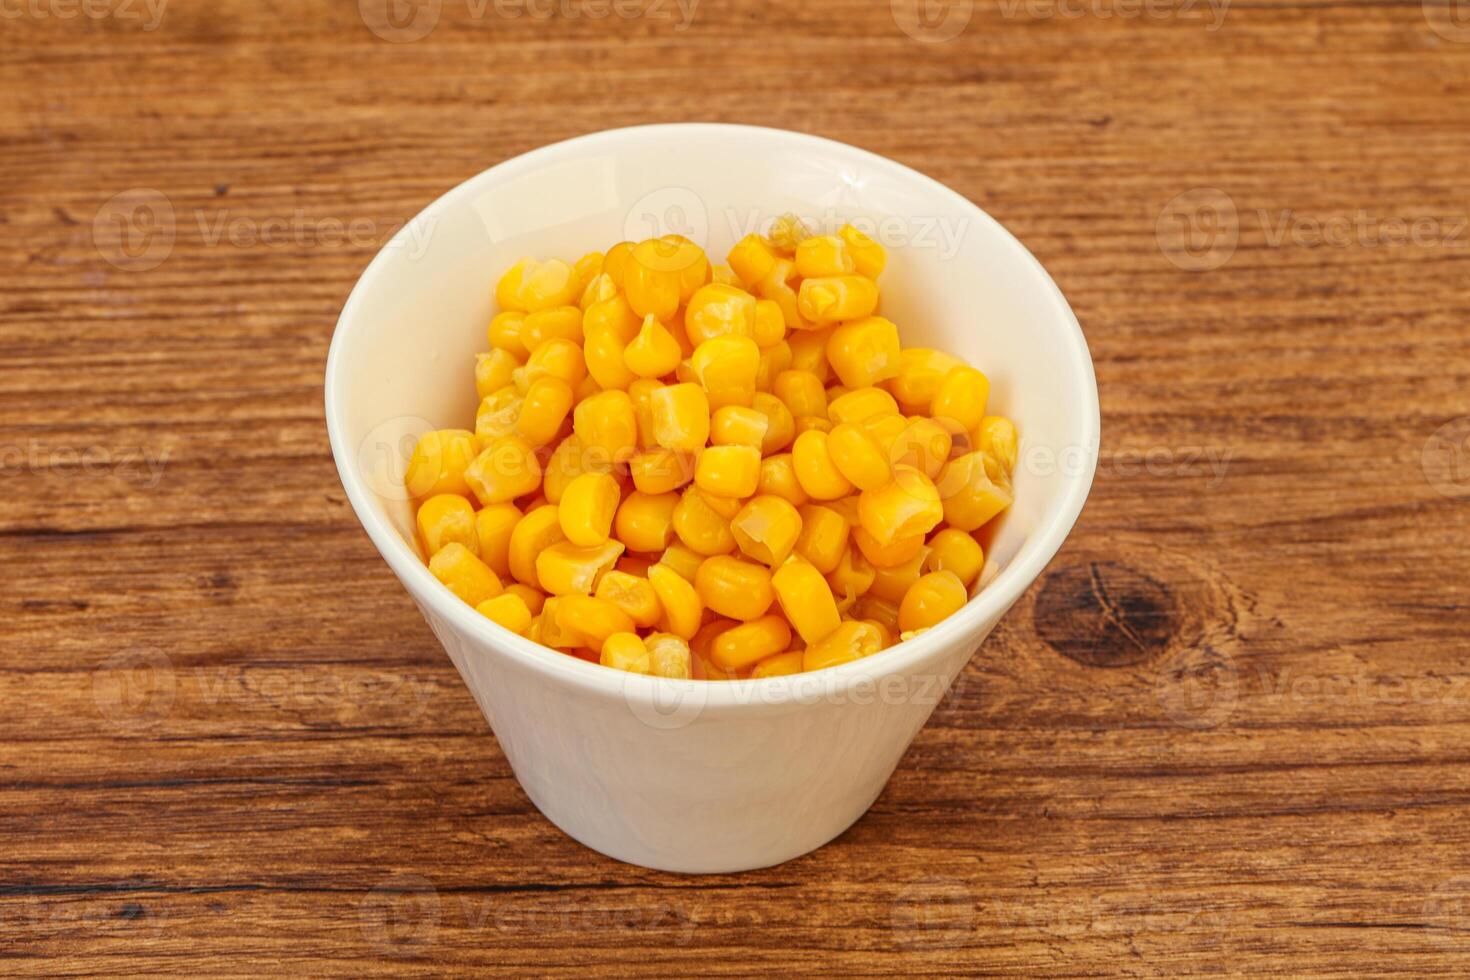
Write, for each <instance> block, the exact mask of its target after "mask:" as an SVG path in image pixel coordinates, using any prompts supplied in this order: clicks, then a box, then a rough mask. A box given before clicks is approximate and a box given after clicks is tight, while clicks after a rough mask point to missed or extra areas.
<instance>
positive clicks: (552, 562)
mask: <svg viewBox="0 0 1470 980" xmlns="http://www.w3.org/2000/svg"><path fill="white" fill-rule="evenodd" d="M622 553H623V544H622V542H621V541H604V542H603V543H602V544H599V545H594V546H593V547H591V548H581V547H578V546H577V545H574V544H572V543H571V542H570V541H561V542H558V543H557V544H554V545H552V546H551V547H549V548H547V549H546V550H545V551H543V552H541V554H539V555H537V556H536V579H537V581H538V582H539V583H540V585H541V588H543V589H545V590H546V591H547V592H549V593H551V594H552V595H555V596H569V595H591V594H592V590H593V588H594V587H595V586H596V584H597V576H599V575H601V574H602V573H603V572H604V571H606V570H607V569H609V568H611V567H612V565H613V562H615V561H617V560H618V556H619V555H621V554H622Z"/></svg>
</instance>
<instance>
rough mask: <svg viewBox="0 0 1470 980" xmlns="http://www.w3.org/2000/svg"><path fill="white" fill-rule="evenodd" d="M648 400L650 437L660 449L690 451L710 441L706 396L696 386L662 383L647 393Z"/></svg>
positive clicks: (708, 409)
mask: <svg viewBox="0 0 1470 980" xmlns="http://www.w3.org/2000/svg"><path fill="white" fill-rule="evenodd" d="M648 403H649V406H650V407H651V408H652V409H653V438H654V440H655V441H656V442H657V443H658V444H659V445H660V446H662V447H663V448H665V449H672V450H676V451H679V452H686V453H692V452H695V451H697V450H700V449H703V448H704V444H705V443H706V442H707V441H709V433H710V403H709V397H708V395H706V393H705V391H704V389H703V388H701V387H699V385H697V384H676V385H665V386H664V387H662V388H660V389H658V390H657V391H654V392H651V393H650V394H649V396H648Z"/></svg>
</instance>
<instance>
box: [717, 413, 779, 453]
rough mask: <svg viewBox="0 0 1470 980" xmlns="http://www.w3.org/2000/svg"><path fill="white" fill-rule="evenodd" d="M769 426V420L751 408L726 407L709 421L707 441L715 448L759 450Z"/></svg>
mask: <svg viewBox="0 0 1470 980" xmlns="http://www.w3.org/2000/svg"><path fill="white" fill-rule="evenodd" d="M770 426H771V422H770V419H768V418H766V417H765V416H764V415H762V414H761V413H760V412H757V411H756V410H755V409H753V408H746V407H745V406H744V405H726V406H725V407H724V408H722V409H720V410H719V411H717V412H715V414H714V416H713V417H711V419H710V430H709V432H710V434H709V440H710V442H712V443H713V444H714V445H716V446H752V447H756V448H759V447H760V444H761V441H762V440H763V439H765V437H766V430H767V429H768V428H770Z"/></svg>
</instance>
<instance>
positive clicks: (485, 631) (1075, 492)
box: [323, 122, 1101, 711]
mask: <svg viewBox="0 0 1470 980" xmlns="http://www.w3.org/2000/svg"><path fill="white" fill-rule="evenodd" d="M710 132H719V133H723V134H726V135H729V134H742V133H743V134H745V135H747V136H750V137H752V138H760V139H765V140H769V139H777V140H782V141H786V142H787V143H788V144H790V145H795V146H807V147H811V148H816V149H820V150H821V151H823V152H825V153H829V154H830V153H834V152H836V153H839V154H845V155H848V156H849V157H852V158H855V159H857V160H860V161H861V162H862V163H863V164H864V165H866V166H869V167H872V168H874V169H877V170H880V171H884V172H886V173H888V174H890V175H892V176H894V177H896V178H898V179H902V180H905V181H910V182H918V183H921V184H924V185H927V186H928V187H930V188H931V189H933V190H935V191H937V192H938V193H939V194H940V195H941V196H942V197H946V198H948V199H949V200H950V201H951V203H952V204H953V205H954V206H955V207H956V208H958V209H961V210H963V211H966V212H967V213H969V214H970V215H971V216H972V217H973V218H974V219H975V220H977V221H979V222H980V223H981V225H982V226H983V227H985V228H986V229H987V231H988V232H990V233H992V234H996V235H998V236H999V237H1000V240H1002V241H1003V242H1005V243H1007V244H1008V245H1009V247H1011V248H1014V249H1015V250H1016V251H1017V252H1018V253H1019V254H1020V256H1021V257H1022V259H1023V261H1025V262H1028V263H1030V264H1031V266H1032V267H1033V268H1034V269H1035V270H1036V271H1037V272H1038V273H1040V277H1041V281H1042V282H1043V283H1044V284H1045V289H1046V292H1047V298H1048V299H1049V301H1050V302H1051V303H1052V305H1053V306H1054V308H1055V311H1056V313H1057V314H1058V315H1059V316H1060V317H1061V319H1062V322H1063V323H1064V325H1067V326H1069V327H1070V331H1069V334H1070V340H1071V342H1072V353H1073V355H1074V356H1072V357H1071V358H1069V361H1070V363H1069V365H1068V368H1069V372H1068V373H1069V377H1067V378H1066V383H1067V384H1070V385H1074V386H1078V387H1080V389H1081V392H1082V398H1081V399H1080V402H1079V405H1080V407H1079V411H1080V412H1081V413H1082V415H1083V418H1081V419H1080V422H1081V423H1082V428H1083V430H1084V431H1085V438H1086V446H1085V448H1086V449H1087V450H1088V451H1087V452H1086V453H1085V465H1084V471H1083V472H1080V473H1077V474H1075V475H1065V476H1064V479H1065V480H1066V484H1065V486H1064V487H1063V490H1062V493H1061V496H1060V498H1059V499H1058V501H1057V503H1056V504H1055V505H1053V507H1052V509H1051V510H1050V512H1049V513H1047V514H1046V515H1045V516H1044V518H1043V519H1042V521H1041V522H1040V524H1039V525H1038V527H1037V528H1036V530H1035V531H1034V532H1033V533H1032V534H1031V535H1030V537H1029V539H1028V540H1027V542H1026V543H1025V544H1024V545H1023V546H1022V550H1021V553H1020V554H1018V555H1017V557H1016V558H1015V559H1013V560H1012V561H1011V562H1010V564H1008V565H1007V566H1006V567H1005V568H1004V569H1003V570H1002V571H1001V572H1000V573H999V574H997V575H996V577H995V578H994V579H993V580H992V581H991V582H989V583H988V584H987V585H986V586H985V587H984V588H983V589H982V590H981V591H980V593H979V594H978V595H976V596H975V597H974V598H973V599H971V600H970V601H969V602H968V603H966V605H965V606H964V608H962V609H961V610H960V611H959V612H957V613H955V614H954V615H952V616H950V617H949V618H948V619H946V620H944V621H943V622H941V623H940V624H939V625H938V626H935V627H933V628H931V629H929V630H928V631H926V632H924V633H923V634H921V635H920V636H917V637H915V638H914V639H912V640H907V641H904V642H900V643H897V644H895V645H894V646H892V647H889V648H888V649H886V650H883V651H881V652H880V653H877V654H874V655H872V656H869V657H865V658H862V659H861V660H856V661H852V662H850V663H846V664H842V665H839V666H836V667H828V668H825V669H823V670H820V671H813V672H809V673H804V674H797V675H790V676H783V677H766V678H747V679H743V680H735V681H720V682H714V681H707V680H693V679H691V680H678V679H671V678H662V677H652V676H645V675H640V674H630V673H627V672H625V671H618V670H613V669H610V668H607V667H603V666H601V665H600V664H594V663H590V662H588V661H585V660H582V659H580V658H578V657H573V656H568V655H556V656H553V655H549V654H550V652H549V651H548V650H547V649H546V648H545V647H543V646H541V645H540V644H538V643H534V642H532V641H531V640H529V639H526V638H525V637H522V636H519V635H517V634H515V633H512V632H510V631H509V630H507V629H505V628H504V627H501V626H500V625H498V624H497V623H494V622H492V621H491V620H490V619H488V618H486V617H485V616H482V615H480V614H479V613H478V612H476V611H475V610H474V609H473V608H471V607H470V606H469V605H468V604H467V603H465V602H463V601H461V600H460V599H459V598H458V597H457V596H455V595H454V594H453V593H452V592H450V591H449V590H448V589H446V588H444V586H443V585H442V584H441V583H440V582H439V581H438V579H436V578H434V576H433V574H432V573H431V572H430V571H429V569H428V567H427V566H426V565H425V564H424V562H423V561H422V560H420V558H419V557H418V555H417V554H416V553H415V552H414V551H413V549H412V548H410V547H409V545H408V543H407V542H405V541H404V540H403V539H402V537H401V535H399V533H398V532H397V530H396V529H395V528H393V527H392V526H391V525H390V524H389V523H388V522H387V521H386V520H385V519H383V518H382V517H381V516H380V515H379V514H378V513H377V511H376V508H375V506H374V504H373V502H372V496H373V495H372V493H371V491H369V490H368V489H367V488H366V486H365V484H364V479H363V477H362V476H361V474H360V473H359V472H358V469H357V465H356V459H355V455H354V454H353V448H352V447H351V446H348V445H347V444H346V442H345V437H344V432H345V430H346V422H345V420H344V418H343V415H342V411H341V408H340V407H339V404H338V396H337V391H338V385H337V377H338V375H339V373H340V371H341V370H342V365H343V362H344V361H345V360H346V355H345V354H344V351H345V350H346V349H347V347H348V346H349V344H350V343H351V334H352V329H353V323H354V321H355V319H356V316H357V313H358V310H359V308H361V307H362V306H364V305H365V303H366V302H367V300H366V296H367V294H368V293H369V292H370V291H371V288H372V284H373V283H374V281H375V280H376V279H377V278H379V277H380V276H381V275H383V270H384V268H385V267H386V265H387V264H388V262H389V261H390V258H391V256H392V255H393V253H394V251H395V249H396V248H399V247H401V246H402V245H403V244H404V240H405V238H406V236H407V235H409V234H410V233H411V231H412V229H413V228H414V227H417V226H418V223H419V222H420V221H421V220H423V219H426V218H428V217H429V216H430V215H431V214H434V213H437V212H441V211H447V210H450V209H452V208H454V207H455V206H456V205H457V204H458V203H459V202H460V201H461V200H462V199H465V198H469V197H471V196H473V195H475V194H477V193H479V192H480V191H481V190H482V189H484V188H486V187H488V186H491V185H493V184H495V183H497V182H498V181H501V180H504V179H506V178H509V177H513V176H515V175H517V174H518V173H520V172H523V171H526V170H529V169H531V168H534V167H536V166H540V165H544V164H545V163H546V162H548V161H549V158H551V157H556V156H560V155H564V154H568V153H575V152H578V151H581V150H585V149H588V148H591V147H594V146H599V145H604V146H609V145H610V146H616V145H617V144H619V143H622V142H625V141H628V140H636V139H641V138H646V137H649V136H655V135H658V136H667V135H671V134H677V135H679V136H681V137H687V136H690V135H693V134H696V133H710ZM323 397H324V401H325V409H326V422H327V434H328V439H329V442H330V444H331V448H332V457H333V460H334V462H335V463H336V466H337V474H338V477H339V478H340V479H341V481H342V486H343V489H344V490H345V491H346V493H347V498H348V501H349V502H350V503H351V505H352V509H353V512H354V513H355V514H356V516H357V519H358V521H359V523H361V524H362V526H363V529H364V530H365V531H366V532H367V534H368V537H369V538H370V539H371V540H372V542H373V545H374V547H376V548H377V549H378V553H379V554H380V555H381V556H382V558H383V560H384V561H385V562H387V564H388V566H389V568H390V569H391V570H392V571H393V573H394V574H395V575H396V576H397V577H398V579H399V581H400V582H402V583H403V584H404V586H405V587H406V588H407V589H408V591H409V593H410V595H411V596H412V597H413V598H415V599H417V600H418V601H420V602H421V603H423V604H425V605H426V606H427V610H432V612H433V614H434V615H435V616H438V617H441V618H442V620H443V621H447V622H448V623H449V624H451V625H452V626H453V627H454V628H455V629H456V630H458V631H461V632H463V633H467V634H469V635H470V636H473V637H474V638H475V639H476V640H478V641H479V642H480V644H481V645H483V646H485V647H487V648H489V649H490V650H493V651H495V652H496V653H497V654H500V655H502V656H505V657H507V658H509V659H510V660H511V661H513V662H515V663H517V664H519V665H520V666H521V667H523V668H526V669H529V670H530V671H532V672H534V673H537V674H540V675H542V676H545V677H548V678H554V679H555V680H556V681H558V682H561V683H565V684H569V685H571V686H573V687H576V688H578V689H580V690H582V691H585V692H589V693H594V694H600V695H605V696H608V697H615V698H620V699H623V700H625V701H627V702H629V703H630V704H632V703H637V704H639V705H641V706H644V707H646V708H649V709H651V710H655V711H657V710H662V709H661V707H660V706H666V705H667V704H668V703H669V701H670V697H671V695H672V696H673V697H675V698H678V699H682V698H684V697H687V696H688V695H690V694H691V693H696V692H697V694H698V702H699V704H700V705H701V706H702V707H704V708H712V709H717V708H722V707H734V708H739V707H744V706H772V705H778V704H788V703H797V702H799V701H800V700H801V698H802V695H801V692H799V691H798V690H797V687H798V686H799V685H797V684H794V683H793V682H794V681H796V680H797V679H798V678H820V679H821V683H822V689H823V691H824V693H828V694H832V695H837V696H841V695H848V694H851V693H852V689H853V688H854V686H856V685H859V684H871V683H873V682H874V681H877V680H881V679H882V678H884V677H888V676H892V675H903V674H907V673H909V672H911V671H913V670H914V669H915V668H916V667H919V666H921V665H923V664H924V663H926V662H929V661H932V660H933V659H935V658H937V657H938V656H939V655H941V654H942V653H943V652H945V651H946V650H949V649H951V648H952V647H953V646H955V645H957V644H959V643H961V642H963V640H964V637H965V635H966V634H970V633H975V632H977V631H978V628H979V627H980V626H981V625H982V624H983V623H985V622H987V621H989V620H992V619H994V620H998V619H999V618H1000V617H1001V616H1003V615H1004V614H1005V613H1006V612H1007V611H1008V610H1009V609H1010V607H1011V606H1012V605H1014V604H1015V602H1016V601H1017V600H1018V599H1019V598H1020V597H1021V596H1022V594H1023V593H1024V592H1025V591H1026V590H1027V589H1028V588H1030V587H1031V585H1032V584H1033V583H1035V581H1036V580H1037V579H1038V578H1039V577H1040V576H1041V573H1042V572H1043V571H1044V570H1045V569H1046V567H1047V565H1049V564H1050V563H1051V561H1052V559H1053V558H1054V557H1056V554H1057V552H1058V551H1059V550H1060V549H1061V546H1062V544H1063V542H1064V541H1065V540H1066V538H1067V537H1068V535H1069V534H1070V533H1071V531H1072V529H1073V527H1074V526H1075V525H1076V522H1077V520H1078V518H1079V517H1080V516H1081V514H1082V509H1083V507H1084V506H1085V504H1086V502H1087V498H1088V495H1089V494H1090V492H1091V489H1092V484H1093V480H1094V477H1095V475H1096V472H1097V463H1098V449H1099V445H1100V441H1101V407H1100V404H1099V401H1098V392H1097V377H1096V372H1095V370H1094V366H1093V361H1092V356H1091V352H1090V350H1089V348H1088V346H1087V339H1086V337H1085V336H1084V334H1083V332H1082V326H1081V324H1080V323H1078V321H1077V317H1076V314H1075V313H1074V312H1073V310H1072V308H1071V305H1070V304H1069V303H1068V302H1067V300H1066V298H1065V296H1063V294H1062V291H1061V289H1060V288H1059V287H1058V286H1057V284H1056V283H1055V281H1053V279H1052V278H1051V275H1050V274H1049V273H1048V272H1047V271H1046V269H1045V267H1044V266H1042V264H1041V263H1040V262H1039V261H1038V260H1037V259H1036V257H1035V256H1034V255H1032V254H1031V252H1030V250H1028V249H1027V248H1026V247H1025V246H1024V245H1023V244H1021V242H1020V241H1019V240H1018V239H1017V238H1016V237H1015V236H1014V235H1012V234H1011V233H1010V232H1009V231H1008V230H1007V229H1006V228H1005V227H1004V226H1003V225H1001V224H1000V222H998V221H996V220H995V219H994V218H993V217H991V216H990V215H989V214H988V213H987V212H986V211H985V210H984V209H983V208H981V207H980V206H979V205H978V204H975V203H974V202H973V201H971V200H970V199H969V198H967V197H965V196H964V195H962V194H960V193H959V192H958V191H955V190H953V189H952V188H950V187H947V186H946V185H944V184H942V183H940V182H939V181H937V180H935V179H934V178H932V177H929V176H928V175H926V174H923V173H921V172H919V171H917V170H914V169H913V168H911V167H908V166H905V165H904V164H901V163H898V162H897V161H895V160H890V159H889V158H887V157H884V156H881V155H879V154H877V153H873V152H872V151H870V150H865V149H862V148H861V147H856V146H852V145H850V144H847V143H842V142H839V141H836V140H832V139H827V138H826V137H821V136H814V135H811V134H809V133H802V132H797V131H794V130H785V129H776V128H772V127H765V126H749V125H740V124H733V123H710V122H681V123H655V124H649V125H641V126H629V127H623V128H618V129H607V130H599V131H597V132H592V133H587V134H584V135H581V136H576V137H572V138H570V139H566V140H562V141H559V142H556V143H551V144H548V145H546V146H542V147H539V148H537V149H534V150H530V151H528V152H526V153H523V154H520V155H518V156H515V157H511V158H509V159H507V160H504V161H502V162H500V163H498V164H496V165H495V166H492V167H490V168H488V169H486V170H483V171H481V172H480V173H478V174H476V175H475V176H473V177H470V178H469V179H467V180H465V181H463V182H462V183H460V184H458V185H456V186H455V187H453V188H451V189H450V190H449V191H447V192H446V193H444V194H442V195H440V196H439V197H438V198H437V199H435V200H434V201H433V202H432V203H430V204H429V205H428V206H427V207H425V208H424V209H423V210H422V211H420V212H419V213H418V214H417V215H416V216H415V217H414V218H413V219H411V220H410V221H409V222H407V223H405V224H404V226H403V227H402V228H401V229H400V230H399V231H398V232H397V234H395V235H394V236H393V238H391V239H390V240H389V241H388V242H387V243H385V244H384V245H383V246H382V248H380V249H379V251H378V253H377V254H376V255H375V256H374V257H373V259H372V261H371V262H369V263H368V265H367V267H366V268H365V269H364V270H363V272H362V274H361V276H359V278H358V280H357V282H356V283H355V284H354V285H353V288H352V291H351V293H350V294H349V295H348V297H347V301H346V303H345V304H344V305H343V307H342V312H341V314H340V315H339V316H338V318H337V323H336V325H335V327H334V328H333V332H332V341H331V345H330V348H329V350H328V353H327V363H326V372H325V384H324V390H323ZM427 610H426V611H427ZM431 625H432V623H431ZM972 654H973V651H972ZM849 700H850V699H849Z"/></svg>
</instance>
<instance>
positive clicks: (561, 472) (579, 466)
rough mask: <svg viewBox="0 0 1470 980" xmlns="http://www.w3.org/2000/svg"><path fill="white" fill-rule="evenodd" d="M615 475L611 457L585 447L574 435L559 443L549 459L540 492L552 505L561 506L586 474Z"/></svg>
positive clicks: (600, 451) (598, 450)
mask: <svg viewBox="0 0 1470 980" xmlns="http://www.w3.org/2000/svg"><path fill="white" fill-rule="evenodd" d="M612 472H613V461H612V457H611V456H609V455H608V454H607V453H605V452H603V451H602V450H600V449H588V448H587V447H586V446H583V445H582V440H581V439H579V438H577V436H576V434H575V433H573V434H572V435H569V436H567V437H566V438H565V439H563V440H562V441H561V442H560V443H558V444H557V447H556V449H555V450H554V451H553V452H552V454H551V457H550V458H549V459H547V461H546V467H545V470H544V472H543V473H542V481H543V482H542V484H541V490H542V492H543V493H545V494H546V499H547V500H548V501H549V502H551V503H553V504H557V503H561V498H562V495H563V494H565V493H566V488H567V486H568V485H569V484H570V483H571V482H572V481H573V480H575V479H576V478H577V477H579V476H581V475H582V474H583V473H609V474H610V473H612Z"/></svg>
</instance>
